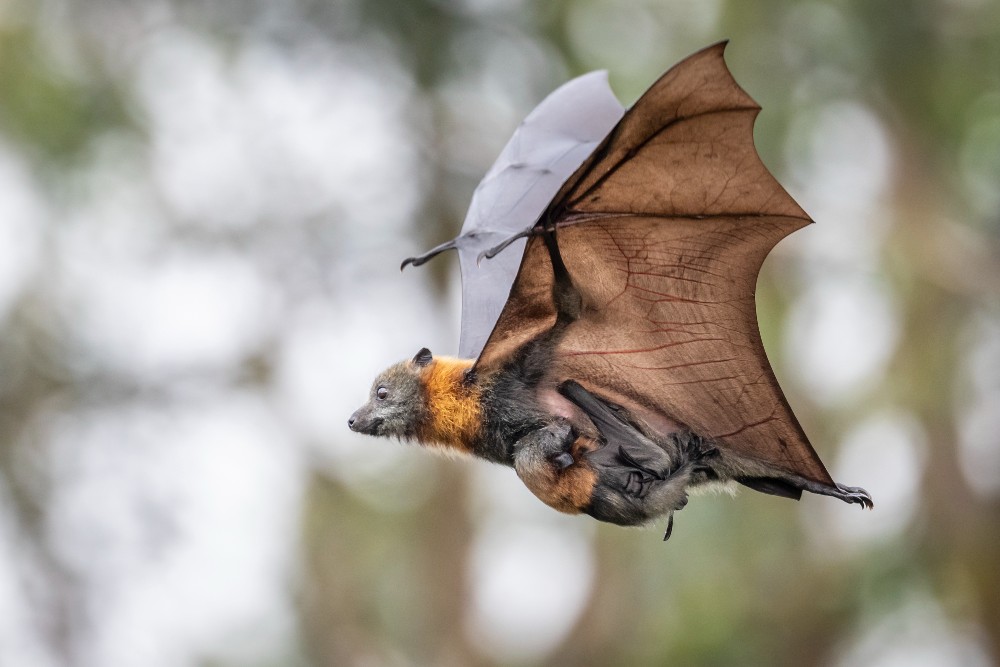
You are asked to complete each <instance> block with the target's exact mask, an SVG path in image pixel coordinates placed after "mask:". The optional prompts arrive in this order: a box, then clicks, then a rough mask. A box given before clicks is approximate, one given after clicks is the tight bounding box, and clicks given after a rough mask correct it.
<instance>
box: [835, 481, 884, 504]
mask: <svg viewBox="0 0 1000 667" xmlns="http://www.w3.org/2000/svg"><path fill="white" fill-rule="evenodd" d="M837 490H838V491H839V492H840V493H839V494H837V495H836V497H837V498H840V499H841V500H843V501H844V502H845V503H857V504H858V505H861V509H867V510H870V509H873V508H874V507H875V503H874V502H872V497H871V494H870V493H868V492H867V491H865V490H864V489H862V488H861V487H860V486H844V485H843V484H838V485H837Z"/></svg>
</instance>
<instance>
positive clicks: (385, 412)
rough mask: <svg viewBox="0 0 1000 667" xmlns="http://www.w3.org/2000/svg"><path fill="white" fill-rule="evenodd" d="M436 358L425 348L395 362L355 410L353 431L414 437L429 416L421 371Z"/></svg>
mask: <svg viewBox="0 0 1000 667" xmlns="http://www.w3.org/2000/svg"><path fill="white" fill-rule="evenodd" d="M433 360H434V357H433V356H432V355H431V351H430V350H428V349H427V348H426V347H425V348H423V349H422V350H420V351H419V352H417V354H416V356H415V357H413V359H410V360H408V361H401V362H399V363H398V364H393V365H392V366H390V367H389V368H387V369H386V370H384V371H382V372H381V373H380V374H379V376H378V377H377V378H375V382H373V383H372V389H371V393H370V394H369V395H368V402H367V403H365V404H364V405H362V406H361V407H360V408H358V409H357V410H355V412H354V414H353V415H351V418H350V419H348V420H347V425H348V426H349V427H350V429H351V430H352V431H356V432H357V433H366V434H368V435H377V436H382V437H396V438H412V437H414V436H415V435H416V430H417V427H418V425H420V424H421V423H423V421H424V420H426V419H427V395H426V392H425V389H424V383H423V382H422V381H421V372H422V370H423V369H424V368H425V367H426V366H428V365H429V364H430V363H431V362H432V361H433Z"/></svg>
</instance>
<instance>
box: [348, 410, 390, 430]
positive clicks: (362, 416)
mask: <svg viewBox="0 0 1000 667" xmlns="http://www.w3.org/2000/svg"><path fill="white" fill-rule="evenodd" d="M381 423H382V420H381V419H375V418H373V417H372V416H371V415H369V414H366V413H365V409H364V408H360V409H358V410H355V411H354V414H352V415H351V416H350V417H349V418H348V419H347V428H349V429H351V430H352V431H354V432H355V433H364V434H366V435H376V430H377V429H378V427H379V425H380V424H381Z"/></svg>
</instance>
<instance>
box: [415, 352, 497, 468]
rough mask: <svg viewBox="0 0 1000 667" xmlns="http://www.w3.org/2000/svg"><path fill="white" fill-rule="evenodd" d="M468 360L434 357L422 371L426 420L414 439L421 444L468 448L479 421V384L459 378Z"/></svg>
mask: <svg viewBox="0 0 1000 667" xmlns="http://www.w3.org/2000/svg"><path fill="white" fill-rule="evenodd" d="M472 363H473V362H472V360H471V359H453V358H451V357H434V360H433V361H432V362H431V363H430V364H429V365H428V366H427V367H426V368H425V369H424V370H423V372H422V379H423V383H424V389H425V390H426V392H427V409H428V419H427V422H426V423H425V424H423V425H422V427H421V428H420V430H419V432H418V434H417V438H418V439H419V440H420V441H421V442H423V443H424V444H427V445H431V446H434V445H439V446H444V447H447V448H449V449H453V450H457V451H460V452H464V453H470V452H471V451H472V448H473V443H474V442H475V441H476V439H477V438H478V437H479V432H480V428H481V426H482V423H483V421H482V405H481V403H480V395H479V387H477V386H476V385H474V384H466V383H465V382H464V381H463V380H464V377H465V371H467V370H468V369H469V368H471V367H472Z"/></svg>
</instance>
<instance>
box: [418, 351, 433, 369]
mask: <svg viewBox="0 0 1000 667" xmlns="http://www.w3.org/2000/svg"><path fill="white" fill-rule="evenodd" d="M433 359H434V355H432V354H431V351H430V350H428V349H427V348H426V347H422V348H420V351H419V352H417V355H416V356H415V357H413V363H415V364H416V365H417V366H426V365H427V364H429V363H431V361H432V360H433Z"/></svg>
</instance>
